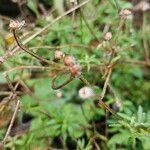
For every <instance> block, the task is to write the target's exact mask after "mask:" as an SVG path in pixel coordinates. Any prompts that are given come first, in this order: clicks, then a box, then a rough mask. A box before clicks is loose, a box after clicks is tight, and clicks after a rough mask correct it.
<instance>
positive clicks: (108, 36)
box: [104, 32, 112, 41]
mask: <svg viewBox="0 0 150 150" xmlns="http://www.w3.org/2000/svg"><path fill="white" fill-rule="evenodd" d="M111 38H112V33H111V32H107V33H105V35H104V39H105V40H106V41H109V40H111Z"/></svg>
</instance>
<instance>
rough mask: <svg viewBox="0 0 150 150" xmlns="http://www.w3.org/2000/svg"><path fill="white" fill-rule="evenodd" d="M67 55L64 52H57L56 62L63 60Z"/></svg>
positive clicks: (55, 55)
mask: <svg viewBox="0 0 150 150" xmlns="http://www.w3.org/2000/svg"><path fill="white" fill-rule="evenodd" d="M64 56H65V54H64V53H63V52H62V51H55V54H54V57H55V59H56V60H61V59H62V58H63V57H64Z"/></svg>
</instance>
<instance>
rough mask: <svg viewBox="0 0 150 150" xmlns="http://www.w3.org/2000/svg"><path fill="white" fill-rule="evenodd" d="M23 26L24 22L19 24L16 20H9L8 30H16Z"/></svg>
mask: <svg viewBox="0 0 150 150" xmlns="http://www.w3.org/2000/svg"><path fill="white" fill-rule="evenodd" d="M24 25H25V21H24V20H23V21H21V22H19V21H18V20H11V21H10V23H9V28H10V30H16V29H20V28H21V27H22V26H24Z"/></svg>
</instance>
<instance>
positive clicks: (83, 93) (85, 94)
mask: <svg viewBox="0 0 150 150" xmlns="http://www.w3.org/2000/svg"><path fill="white" fill-rule="evenodd" d="M79 96H80V98H82V99H87V98H90V97H92V96H94V91H93V89H92V88H90V87H88V86H85V87H82V88H81V89H80V90H79Z"/></svg>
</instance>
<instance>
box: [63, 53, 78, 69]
mask: <svg viewBox="0 0 150 150" xmlns="http://www.w3.org/2000/svg"><path fill="white" fill-rule="evenodd" d="M75 63H76V60H75V58H74V57H73V56H70V55H68V56H65V57H64V64H65V65H66V66H70V67H71V66H73V65H74V64H75Z"/></svg>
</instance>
